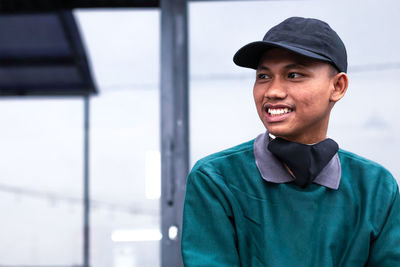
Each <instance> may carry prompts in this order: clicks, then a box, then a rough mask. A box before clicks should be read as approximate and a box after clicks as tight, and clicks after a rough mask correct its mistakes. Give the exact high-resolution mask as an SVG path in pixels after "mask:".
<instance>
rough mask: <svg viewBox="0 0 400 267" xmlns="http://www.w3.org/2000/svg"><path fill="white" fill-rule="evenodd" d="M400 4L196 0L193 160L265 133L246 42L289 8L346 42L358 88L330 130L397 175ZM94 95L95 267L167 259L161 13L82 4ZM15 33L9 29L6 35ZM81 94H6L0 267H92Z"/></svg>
mask: <svg viewBox="0 0 400 267" xmlns="http://www.w3.org/2000/svg"><path fill="white" fill-rule="evenodd" d="M398 14H400V2H399V1H396V0H380V1H372V0H365V1H362V2H360V1H356V0H352V1H301V0H297V1H198V2H189V3H188V22H189V28H188V29H189V62H190V69H189V73H190V80H189V85H190V86H189V87H190V159H191V163H190V164H191V166H193V164H194V163H195V162H196V161H197V160H198V159H200V158H201V157H203V156H205V155H207V154H210V153H213V152H216V151H219V150H222V149H225V148H228V147H230V146H234V145H236V144H239V143H241V142H245V141H248V140H250V139H253V138H255V137H256V136H257V135H258V134H260V133H262V132H263V131H264V128H263V125H262V123H261V122H260V121H259V119H258V116H257V113H256V110H255V108H254V104H253V99H252V86H253V80H254V77H255V73H254V71H253V70H248V69H243V68H239V67H237V66H235V65H234V64H233V62H232V57H233V54H234V53H235V52H236V51H237V49H239V48H240V47H241V46H243V45H245V44H247V43H249V42H251V41H256V40H261V39H262V37H263V36H264V34H265V32H266V30H267V29H269V28H270V27H272V26H274V25H276V24H277V23H279V22H281V21H282V20H284V19H285V18H287V17H289V16H304V17H314V18H319V19H322V20H325V21H326V22H328V23H329V24H330V25H331V27H332V28H333V29H335V30H336V32H337V33H338V34H339V35H340V36H341V38H342V40H343V41H344V43H345V44H346V47H347V52H348V61H349V71H348V74H349V77H350V87H349V89H348V92H347V95H346V96H345V98H344V99H342V100H341V101H340V102H339V103H338V104H337V105H336V106H335V108H334V110H333V113H332V117H331V123H330V128H329V136H330V137H331V138H333V139H334V140H336V141H337V142H338V144H339V146H340V147H341V148H343V149H346V150H350V151H352V152H355V153H357V154H360V155H362V156H364V157H367V158H369V159H372V160H375V161H377V162H378V163H380V164H382V165H384V166H385V167H386V168H388V169H389V170H390V171H391V172H392V174H393V175H394V176H395V177H396V178H397V179H399V178H400V164H399V160H398V157H397V156H395V155H396V151H399V150H400V138H399V136H400V119H399V115H400V112H399V110H398V109H397V105H399V104H398V102H399V98H400V85H399V81H400V53H399V50H398V48H399V47H400V36H399V34H398V28H399V26H400V16H399V15H398ZM73 15H74V17H75V19H76V20H77V23H78V27H79V30H80V33H81V37H82V39H83V42H84V45H85V49H86V52H87V56H88V59H89V64H90V67H91V70H92V73H93V78H94V80H95V83H96V85H97V88H98V94H97V95H96V96H94V97H92V98H91V100H90V101H91V110H90V120H91V129H90V138H91V139H90V154H91V158H90V176H91V179H90V190H91V199H92V202H91V207H92V208H91V214H90V216H91V256H90V257H91V266H93V267H156V266H160V258H159V244H160V240H161V233H160V230H159V228H160V203H159V198H160V152H159V151H160V116H159V115H160V103H159V99H160V96H159V87H160V78H159V77H160V28H161V27H160V11H159V10H158V9H129V8H125V9H76V10H74V11H73ZM4 38H7V37H6V36H0V42H1V41H2V40H5V39H4ZM83 112H84V101H83V100H82V98H79V97H68V98H51V97H47V98H43V97H23V98H21V97H12V98H10V97H7V98H0V125H1V130H0V166H1V167H0V210H1V211H2V216H1V220H0V238H1V242H0V266H78V265H82V243H83V240H82V203H81V202H82V201H81V196H82V190H83V182H82V175H83V170H82V169H83V156H84V155H83V149H82V148H83V142H84V135H83V124H84V120H83Z"/></svg>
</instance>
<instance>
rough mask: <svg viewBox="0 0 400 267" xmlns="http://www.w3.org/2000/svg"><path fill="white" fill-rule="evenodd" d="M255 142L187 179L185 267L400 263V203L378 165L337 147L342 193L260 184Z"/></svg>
mask: <svg viewBox="0 0 400 267" xmlns="http://www.w3.org/2000/svg"><path fill="white" fill-rule="evenodd" d="M253 142H254V141H250V142H247V143H244V144H242V145H239V146H236V147H234V148H231V149H228V150H225V151H222V152H219V153H216V154H213V155H211V156H208V157H206V158H204V159H202V160H200V161H199V162H197V163H196V165H195V166H194V167H193V169H192V171H191V173H190V175H189V177H188V181H187V188H186V199H185V207H184V214H183V230H182V231H183V232H182V255H183V261H184V264H185V266H186V267H195V266H196V267H197V266H204V267H213V266H215V267H225V266H229V267H233V266H242V267H257V266H273V267H290V266H296V267H301V266H307V267H311V266H315V267H329V266H332V267H338V266H352V267H353V266H354V267H357V266H379V267H384V266H391V267H394V266H400V199H399V190H398V186H397V183H396V181H395V179H394V178H393V177H392V176H391V174H390V173H389V172H388V171H387V170H386V169H384V168H383V167H381V166H380V165H378V164H376V163H374V162H372V161H369V160H366V159H363V158H361V157H359V156H357V155H354V154H352V153H349V152H346V151H343V150H339V152H338V154H339V158H340V163H341V168H342V177H341V181H340V185H339V188H338V190H334V189H329V188H327V187H324V186H321V185H318V184H311V185H309V186H308V187H307V188H305V189H302V188H300V187H298V186H296V185H294V184H293V183H281V184H275V183H270V182H267V181H265V180H263V179H262V178H261V176H260V173H259V171H258V169H257V166H256V164H255V159H254V153H253Z"/></svg>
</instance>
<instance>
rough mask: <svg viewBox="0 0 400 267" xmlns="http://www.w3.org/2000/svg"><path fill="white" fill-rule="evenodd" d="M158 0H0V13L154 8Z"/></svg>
mask: <svg viewBox="0 0 400 267" xmlns="http://www.w3.org/2000/svg"><path fill="white" fill-rule="evenodd" d="M159 6H160V1H159V0H0V13H18V12H49V11H58V10H62V9H73V8H131V7H132V8H133V7H136V8H155V7H159Z"/></svg>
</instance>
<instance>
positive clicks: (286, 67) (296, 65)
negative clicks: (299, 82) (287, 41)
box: [284, 63, 307, 69]
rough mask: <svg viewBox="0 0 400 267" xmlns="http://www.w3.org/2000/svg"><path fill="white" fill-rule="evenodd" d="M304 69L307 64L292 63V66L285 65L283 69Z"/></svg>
mask: <svg viewBox="0 0 400 267" xmlns="http://www.w3.org/2000/svg"><path fill="white" fill-rule="evenodd" d="M305 67H307V64H306V63H292V64H289V65H286V66H285V67H284V68H285V69H299V68H300V69H302V68H305Z"/></svg>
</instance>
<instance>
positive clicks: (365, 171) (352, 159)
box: [338, 149, 397, 187]
mask: <svg viewBox="0 0 400 267" xmlns="http://www.w3.org/2000/svg"><path fill="white" fill-rule="evenodd" d="M338 154H339V158H340V163H341V168H342V176H343V175H345V176H349V178H351V181H353V182H356V183H365V184H369V185H371V187H375V186H377V185H378V184H380V185H386V186H387V187H394V186H396V187H397V182H396V180H395V178H394V177H393V176H392V174H391V173H390V172H389V171H388V170H387V169H386V168H385V167H383V166H382V165H381V164H379V163H377V162H375V161H373V160H370V159H367V158H365V157H362V156H360V155H357V154H355V153H352V152H349V151H346V150H343V149H339V151H338Z"/></svg>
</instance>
